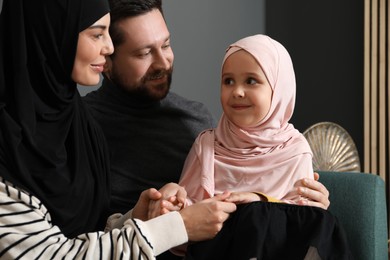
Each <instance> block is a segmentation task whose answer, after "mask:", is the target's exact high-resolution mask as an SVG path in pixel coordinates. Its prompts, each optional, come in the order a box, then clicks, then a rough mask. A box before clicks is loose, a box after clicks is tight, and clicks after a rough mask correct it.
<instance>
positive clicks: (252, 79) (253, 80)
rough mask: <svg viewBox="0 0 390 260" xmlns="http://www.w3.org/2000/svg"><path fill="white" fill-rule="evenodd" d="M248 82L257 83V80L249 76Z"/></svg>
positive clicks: (250, 83)
mask: <svg viewBox="0 0 390 260" xmlns="http://www.w3.org/2000/svg"><path fill="white" fill-rule="evenodd" d="M246 83H247V84H249V85H254V84H256V83H257V81H256V80H255V79H254V78H248V79H247V80H246Z"/></svg>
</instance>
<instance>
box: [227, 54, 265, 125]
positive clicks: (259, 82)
mask: <svg viewBox="0 0 390 260" xmlns="http://www.w3.org/2000/svg"><path fill="white" fill-rule="evenodd" d="M271 100H272V88H271V86H270V84H269V83H268V79H267V77H266V76H265V74H264V72H263V70H262V69H261V67H260V65H259V64H258V63H257V61H256V60H255V58H254V57H253V56H252V55H251V54H249V53H248V52H246V51H244V50H240V51H237V52H235V53H233V54H232V55H230V56H229V57H228V58H227V59H226V61H225V63H224V65H223V68H222V82H221V103H222V107H223V111H224V113H225V115H226V116H227V117H228V118H229V120H230V121H232V122H233V123H235V124H236V125H238V126H240V127H253V126H256V125H257V124H258V123H259V122H260V121H261V120H262V119H263V118H264V117H265V116H266V115H267V113H268V111H269V109H270V107H271Z"/></svg>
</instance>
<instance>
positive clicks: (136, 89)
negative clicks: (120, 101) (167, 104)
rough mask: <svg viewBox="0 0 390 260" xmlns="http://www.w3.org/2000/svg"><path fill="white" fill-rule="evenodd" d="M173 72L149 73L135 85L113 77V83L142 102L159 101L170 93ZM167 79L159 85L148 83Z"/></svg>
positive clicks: (115, 76)
mask: <svg viewBox="0 0 390 260" xmlns="http://www.w3.org/2000/svg"><path fill="white" fill-rule="evenodd" d="M172 71H173V68H171V69H169V70H158V71H153V72H152V73H147V74H146V75H144V76H143V77H142V78H141V80H140V81H139V82H137V83H136V84H133V85H129V84H126V83H124V82H123V81H122V80H118V79H120V78H121V77H118V76H117V75H115V74H114V75H113V77H112V81H113V82H114V83H115V84H117V85H118V86H120V87H121V88H122V89H124V90H126V91H127V93H129V94H130V95H131V96H132V97H133V98H135V99H137V100H140V101H146V102H150V101H159V100H161V99H163V98H165V97H166V96H167V95H168V93H169V89H170V86H171V82H172ZM162 77H166V81H165V82H164V83H162V84H159V85H153V86H152V85H149V84H148V82H149V81H152V80H154V79H159V78H162Z"/></svg>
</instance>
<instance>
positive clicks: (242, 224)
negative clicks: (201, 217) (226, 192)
mask: <svg viewBox="0 0 390 260" xmlns="http://www.w3.org/2000/svg"><path fill="white" fill-rule="evenodd" d="M310 247H312V248H314V249H316V250H317V251H318V255H319V256H320V258H321V259H337V260H340V259H353V257H352V255H351V252H350V250H349V246H348V242H347V240H346V236H345V233H344V231H343V229H342V227H341V226H340V224H339V222H338V220H337V218H336V217H335V216H333V215H332V214H331V213H330V212H329V211H327V210H323V209H321V208H317V207H306V206H298V205H288V204H282V203H266V202H254V203H250V204H243V205H239V206H238V208H237V211H236V212H235V213H234V214H232V216H231V217H230V218H229V219H228V220H227V221H226V222H225V224H224V227H223V228H222V230H221V231H220V232H219V233H218V234H217V236H216V237H215V238H214V239H212V240H208V241H203V242H199V243H193V244H191V245H189V246H188V249H187V255H186V259H188V260H195V259H197V260H199V259H202V260H205V259H214V260H215V259H224V260H229V259H234V260H240V259H246V260H248V259H257V260H260V259H262V260H266V259H288V260H294V259H299V260H301V259H305V256H306V254H307V252H308V250H309V248H310Z"/></svg>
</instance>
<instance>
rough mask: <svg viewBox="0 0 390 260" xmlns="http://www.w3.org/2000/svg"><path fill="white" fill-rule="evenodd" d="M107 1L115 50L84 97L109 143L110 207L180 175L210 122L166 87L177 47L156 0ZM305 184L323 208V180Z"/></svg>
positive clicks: (121, 207)
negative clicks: (100, 79)
mask: <svg viewBox="0 0 390 260" xmlns="http://www.w3.org/2000/svg"><path fill="white" fill-rule="evenodd" d="M109 2H110V7H111V25H110V35H111V37H112V41H113V44H114V48H115V51H114V54H113V55H111V57H110V58H109V59H108V61H107V66H106V68H105V72H104V80H103V83H102V86H101V87H100V88H99V89H98V90H97V91H94V92H92V93H90V94H88V95H87V96H86V97H84V100H85V101H86V103H87V104H88V106H89V107H90V108H91V110H92V113H93V115H94V117H95V118H96V119H97V121H98V122H99V123H100V124H101V126H102V128H103V130H104V132H105V136H106V139H107V142H108V146H109V149H110V151H111V173H112V184H111V187H112V199H111V203H112V207H113V209H112V210H113V213H115V212H121V213H125V212H126V211H127V210H129V209H130V208H132V207H133V206H134V205H135V203H136V201H137V199H138V197H139V195H140V193H141V192H142V191H143V190H145V189H147V188H150V187H155V188H157V189H159V188H160V187H162V186H163V185H164V184H166V183H168V182H177V181H178V180H179V177H180V174H181V169H182V166H183V164H184V160H185V158H186V156H187V153H188V151H189V149H190V148H191V145H192V143H193V141H194V140H195V138H196V136H197V135H198V134H199V133H200V132H201V131H202V130H204V129H207V128H210V127H214V126H215V122H214V121H213V119H212V117H211V115H210V113H209V112H208V111H207V109H206V107H205V106H204V105H202V104H200V103H198V102H194V101H189V100H187V99H185V98H183V97H180V96H178V95H176V94H175V93H173V92H170V91H169V87H170V83H171V78H172V71H173V60H174V55H173V52H172V49H171V46H170V34H169V31H168V28H167V26H166V23H165V20H164V17H163V13H162V8H161V0H122V1H120V0H110V1H109ZM305 185H306V187H307V188H304V187H300V189H299V192H301V193H302V195H304V196H305V197H308V198H310V199H311V200H312V201H307V200H304V201H303V202H305V203H307V204H308V205H313V206H320V207H324V208H327V207H328V205H329V201H328V193H327V190H326V189H325V187H324V186H323V185H322V184H321V183H319V182H314V181H313V182H309V183H307V184H305ZM305 185H302V186H305Z"/></svg>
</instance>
